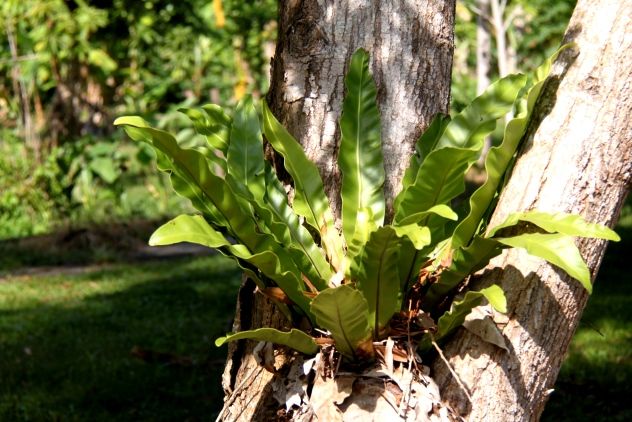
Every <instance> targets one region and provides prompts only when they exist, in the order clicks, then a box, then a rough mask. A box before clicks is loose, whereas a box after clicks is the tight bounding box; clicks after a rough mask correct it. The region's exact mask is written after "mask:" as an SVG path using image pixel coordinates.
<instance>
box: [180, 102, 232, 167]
mask: <svg viewBox="0 0 632 422" xmlns="http://www.w3.org/2000/svg"><path fill="white" fill-rule="evenodd" d="M178 111H179V112H181V113H183V114H185V115H186V116H187V117H188V118H189V119H190V120H191V122H192V123H193V127H194V128H195V131H196V132H197V133H199V134H200V135H202V136H204V137H205V138H206V141H207V142H208V144H209V145H210V146H211V147H212V148H213V149H214V150H218V151H221V152H222V154H223V155H224V156H226V151H227V149H228V144H229V142H230V137H229V134H230V131H231V125H232V119H231V118H230V116H228V115H227V114H226V113H225V112H224V110H223V109H222V108H221V107H220V106H218V105H216V104H207V105H204V106H203V107H202V110H198V109H195V108H180V109H178Z"/></svg>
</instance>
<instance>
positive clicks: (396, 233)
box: [350, 224, 430, 338]
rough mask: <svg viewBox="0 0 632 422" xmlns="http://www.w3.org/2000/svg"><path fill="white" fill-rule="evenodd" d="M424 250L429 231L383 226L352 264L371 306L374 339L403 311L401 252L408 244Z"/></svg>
mask: <svg viewBox="0 0 632 422" xmlns="http://www.w3.org/2000/svg"><path fill="white" fill-rule="evenodd" d="M408 242H410V244H412V246H413V247H414V248H415V249H417V250H418V249H421V248H423V247H424V246H426V245H428V244H429V243H430V230H428V228H427V227H420V226H417V225H416V224H411V225H408V226H402V227H393V226H384V227H380V228H379V229H377V230H376V231H374V232H372V233H371V235H370V237H369V241H368V242H367V243H366V244H365V245H364V247H363V248H362V250H361V253H360V254H359V255H358V256H356V258H355V259H354V260H353V261H352V263H351V268H350V273H351V277H352V279H354V280H356V282H357V287H358V290H360V291H361V292H362V294H363V295H364V297H365V298H366V300H367V303H368V304H369V316H370V320H371V328H372V329H373V330H374V332H375V337H376V338H377V337H379V333H380V331H381V330H382V328H384V327H385V326H386V324H388V322H389V320H390V319H391V317H392V316H393V314H394V313H396V312H398V311H399V310H400V307H401V284H402V278H403V277H405V276H407V275H408V274H400V273H399V271H400V267H401V252H402V250H405V248H406V246H407V245H408V244H409V243H408Z"/></svg>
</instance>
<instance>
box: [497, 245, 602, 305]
mask: <svg viewBox="0 0 632 422" xmlns="http://www.w3.org/2000/svg"><path fill="white" fill-rule="evenodd" d="M495 240H497V241H498V242H500V243H502V244H504V245H507V246H511V247H513V248H523V249H525V250H526V251H527V252H528V253H529V254H530V255H534V256H537V257H538V258H542V259H544V260H545V261H547V262H549V263H551V264H553V265H556V266H558V267H560V268H561V269H563V270H564V271H566V272H567V273H568V275H570V276H571V277H573V278H575V279H577V280H578V281H579V282H580V283H581V284H582V286H584V288H585V289H586V290H587V291H588V293H592V284H591V282H590V271H589V270H588V266H587V265H586V262H585V261H584V259H583V258H582V256H581V254H580V253H579V249H577V246H576V245H575V241H574V239H573V237H571V236H566V235H564V234H559V233H555V234H548V233H547V234H543V233H525V234H521V235H518V236H513V237H501V238H496V239H495Z"/></svg>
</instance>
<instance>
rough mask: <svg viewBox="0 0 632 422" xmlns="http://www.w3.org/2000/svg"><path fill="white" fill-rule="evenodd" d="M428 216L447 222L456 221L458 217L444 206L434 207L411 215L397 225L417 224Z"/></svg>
mask: <svg viewBox="0 0 632 422" xmlns="http://www.w3.org/2000/svg"><path fill="white" fill-rule="evenodd" d="M430 214H435V215H438V216H439V217H442V218H445V219H447V220H452V221H456V220H457V219H458V218H459V216H458V214H457V213H455V212H454V211H453V210H452V208H450V207H449V206H447V205H445V204H439V205H435V206H434V207H432V208H430V209H429V210H428V211H421V212H417V213H414V214H411V215H409V216H407V217H405V218H403V219H402V220H401V221H400V222H399V223H398V224H400V225H406V224H417V223H419V222H420V221H422V220H424V219H425V218H426V217H428V216H429V215H430Z"/></svg>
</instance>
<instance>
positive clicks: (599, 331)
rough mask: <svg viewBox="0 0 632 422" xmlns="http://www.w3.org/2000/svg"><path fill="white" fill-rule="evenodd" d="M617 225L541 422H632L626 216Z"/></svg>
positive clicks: (631, 289) (630, 242) (630, 247)
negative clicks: (615, 236) (617, 237)
mask: <svg viewBox="0 0 632 422" xmlns="http://www.w3.org/2000/svg"><path fill="white" fill-rule="evenodd" d="M625 220H626V221H623V220H622V221H621V223H620V225H619V227H618V228H617V232H618V233H619V234H620V235H621V238H622V241H621V242H619V243H611V244H610V245H609V246H608V251H607V252H606V256H605V257H604V261H603V263H602V265H601V269H600V271H599V275H598V277H597V282H596V284H595V288H594V291H593V294H592V297H591V298H590V299H589V300H588V306H587V307H586V310H585V311H584V314H583V316H582V320H581V323H580V325H579V328H578V329H577V332H576V333H575V336H574V337H573V341H572V343H571V345H570V349H569V352H568V356H567V357H566V361H565V362H564V365H563V366H562V369H561V371H560V375H559V377H558V380H557V384H556V386H555V392H554V393H553V394H552V395H551V398H550V400H549V403H548V404H547V407H546V409H545V411H544V415H543V417H542V420H543V421H550V422H557V421H591V422H592V421H604V422H605V421H608V422H614V421H621V422H623V421H632V401H631V400H630V391H631V389H630V384H631V383H632V271H631V270H630V267H628V265H630V258H631V257H632V253H631V251H632V216H628V217H627V218H626V219H625Z"/></svg>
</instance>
